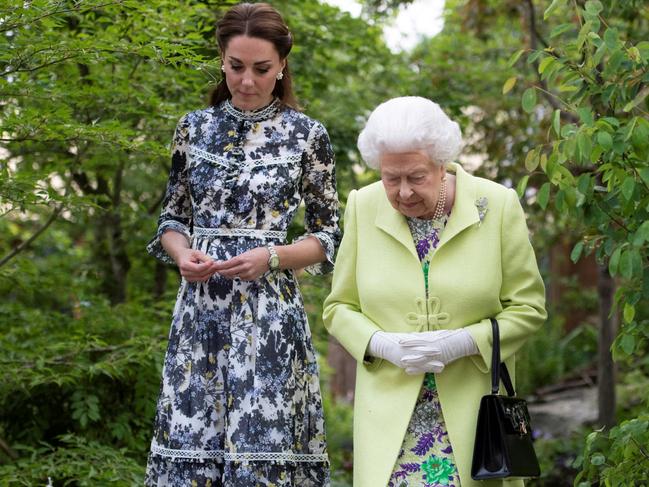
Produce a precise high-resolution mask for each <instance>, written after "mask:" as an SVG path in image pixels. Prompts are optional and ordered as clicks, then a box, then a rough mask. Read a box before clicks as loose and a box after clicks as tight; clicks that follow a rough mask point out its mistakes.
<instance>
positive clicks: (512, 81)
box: [503, 76, 518, 95]
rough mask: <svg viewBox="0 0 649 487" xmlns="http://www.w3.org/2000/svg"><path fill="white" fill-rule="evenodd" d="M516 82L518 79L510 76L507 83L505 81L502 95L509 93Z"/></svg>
mask: <svg viewBox="0 0 649 487" xmlns="http://www.w3.org/2000/svg"><path fill="white" fill-rule="evenodd" d="M517 80H518V78H517V77H516V76H512V77H511V78H509V79H508V80H507V81H505V84H504V85H503V95H506V94H507V93H509V92H510V91H511V89H512V88H513V87H514V85H515V84H516V81H517Z"/></svg>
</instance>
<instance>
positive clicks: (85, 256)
mask: <svg viewBox="0 0 649 487" xmlns="http://www.w3.org/2000/svg"><path fill="white" fill-rule="evenodd" d="M408 3H409V2H408V1H407V0H406V1H400V0H366V1H365V2H364V3H363V12H362V14H361V15H360V16H359V17H353V16H351V15H350V14H348V13H346V12H342V11H340V10H339V9H338V8H336V7H333V6H330V5H327V4H325V3H320V2H319V1H318V0H278V1H275V2H273V5H274V6H275V7H276V8H278V9H279V10H280V11H281V12H282V13H283V14H284V16H285V18H286V20H287V22H288V23H289V26H290V28H291V30H292V32H293V34H294V37H295V43H296V46H295V49H294V51H293V53H292V54H291V57H290V65H291V69H292V70H293V74H294V79H295V84H296V89H297V94H298V97H299V100H300V102H301V104H302V107H303V109H304V111H305V112H306V113H307V114H308V115H310V116H312V117H314V118H316V119H319V120H321V121H322V122H323V123H324V124H325V126H326V127H327V129H328V131H329V134H330V137H331V140H332V143H333V145H334V149H335V152H336V157H337V170H338V190H339V194H340V199H341V202H342V204H343V207H344V203H345V201H346V197H347V194H348V193H349V191H350V190H351V189H352V188H358V187H361V186H363V185H365V184H367V183H369V182H372V181H375V180H376V179H377V175H376V174H375V173H373V172H371V171H368V170H367V169H364V168H363V166H362V164H361V161H360V160H359V156H358V154H357V151H356V148H355V142H356V137H357V134H358V132H359V130H360V128H361V127H362V125H363V121H364V119H365V117H366V116H367V115H368V113H369V112H370V111H371V110H372V109H373V108H374V107H375V106H376V105H377V104H378V103H380V102H382V101H384V100H385V99H388V98H391V97H394V96H401V95H420V96H425V97H429V98H431V99H433V100H435V101H436V102H438V103H439V104H440V105H441V106H442V107H444V108H445V109H446V110H447V111H448V113H449V115H450V116H451V117H453V118H455V119H457V120H458V121H459V122H460V124H461V126H462V129H463V133H464V136H465V139H466V148H465V151H464V154H463V155H462V158H461V160H460V161H461V162H462V163H463V164H464V165H465V167H467V168H468V169H470V170H472V171H474V172H475V173H476V174H478V175H481V176H486V177H489V178H491V179H494V180H496V181H498V182H501V183H503V184H506V185H509V186H512V187H515V188H517V190H518V192H519V195H520V197H521V198H522V202H523V204H524V205H525V209H526V212H527V215H528V224H529V227H530V230H531V232H532V239H533V243H534V245H535V247H536V250H537V256H538V258H539V263H540V266H541V269H542V272H543V274H544V279H545V282H546V284H547V288H548V306H549V311H550V318H549V320H548V322H547V323H546V325H545V327H544V329H543V330H542V332H540V333H538V334H537V335H536V336H535V337H533V338H532V339H531V340H530V342H529V343H528V344H527V345H526V347H525V349H524V350H523V351H522V352H521V353H520V354H519V362H518V367H517V378H518V384H519V393H520V394H523V395H526V396H528V397H529V398H530V400H531V401H532V402H534V401H537V402H540V403H542V402H543V401H544V400H547V397H548V394H549V391H556V390H561V389H569V388H586V387H597V388H598V402H597V404H596V405H595V407H596V409H597V413H598V414H597V418H596V420H593V421H592V422H590V423H588V424H583V425H581V426H580V427H579V429H577V430H575V431H572V432H569V433H566V435H561V436H556V435H554V436H553V435H549V434H543V432H540V433H539V438H538V440H537V442H536V445H537V451H538V454H539V457H540V459H541V462H542V467H543V476H542V477H541V478H540V479H538V480H535V481H533V482H530V483H529V485H548V486H559V485H573V484H574V485H579V486H588V485H600V484H601V485H646V484H647V482H648V481H649V480H648V477H649V473H648V472H649V449H648V447H647V445H649V416H648V412H647V406H648V404H647V401H648V400H649V399H648V398H649V359H648V358H647V353H646V352H647V338H648V337H649V331H648V330H649V326H648V325H647V323H648V321H647V319H648V318H647V317H648V311H649V310H648V309H647V299H646V298H647V297H649V259H648V257H649V250H648V242H649V224H647V221H648V220H649V218H648V217H649V157H648V155H649V121H648V120H649V116H648V104H647V94H649V74H648V70H647V66H648V64H649V42H647V41H646V39H647V38H648V33H649V6H648V5H647V4H646V2H644V1H642V0H626V1H616V0H602V1H592V0H591V1H587V2H584V1H582V0H578V1H569V0H553V1H550V0H527V1H524V2H518V1H512V0H505V1H496V0H448V1H447V2H446V3H445V11H444V19H443V20H444V28H443V30H442V32H441V33H439V34H438V35H436V36H435V37H433V38H425V39H422V40H421V42H420V43H419V44H418V45H417V46H416V47H415V48H414V49H412V51H409V52H393V51H391V50H390V49H389V48H388V47H387V46H386V44H385V41H384V39H383V36H382V28H383V25H384V24H385V23H386V22H388V21H389V20H390V19H391V17H392V16H393V15H394V14H395V13H396V12H397V11H398V9H399V8H403V7H404V6H405V5H407V4H408ZM228 5H230V3H228V2H212V1H205V2H199V1H186V2H176V1H170V0H150V1H147V2H140V1H135V0H84V1H71V0H70V1H65V0H63V1H49V0H31V1H25V0H20V1H18V0H4V1H3V2H2V6H0V68H1V69H0V73H1V74H0V127H1V131H0V235H2V237H1V238H0V296H2V299H1V300H0V352H1V353H0V485H3V486H4V485H11V486H14V485H16V486H18V485H56V486H58V485H73V486H98V485H108V484H110V485H140V484H141V483H142V479H143V473H144V465H145V461H146V453H147V450H148V445H149V441H150V437H151V433H152V422H153V415H154V412H155V400H156V396H157V393H158V388H159V381H160V373H161V366H162V358H163V354H164V351H165V346H166V340H167V334H168V330H169V323H170V316H171V311H172V308H173V304H174V299H175V295H176V290H177V285H178V282H179V276H178V273H177V271H176V270H175V269H173V268H171V267H165V266H163V265H162V264H159V263H156V262H155V261H154V259H152V258H150V257H149V256H148V255H147V254H146V252H145V250H144V247H145V245H146V242H147V241H148V240H149V238H151V236H152V235H153V234H154V232H155V227H156V220H157V214H158V211H159V205H160V201H161V198H162V196H163V193H164V189H165V183H166V177H167V174H168V171H169V157H168V152H169V142H170V139H171V136H172V132H173V129H174V127H175V123H176V121H177V119H178V118H179V117H180V116H181V115H182V114H183V113H185V112H187V111H190V110H194V109H198V108H201V107H203V106H205V104H206V100H207V95H208V93H209V91H210V88H211V87H212V86H213V85H214V83H215V81H217V80H218V78H219V76H220V69H219V59H218V53H217V51H216V49H215V42H214V40H213V39H214V24H215V19H217V18H218V17H219V14H220V12H222V11H223V10H224V9H225V8H227V7H228ZM301 231H302V230H301V222H300V221H296V222H295V225H294V227H293V228H292V233H294V234H296V233H299V232H301ZM329 283H330V277H328V276H324V277H308V276H306V275H302V277H301V286H302V291H303V293H304V297H305V303H306V306H307V311H308V314H309V318H310V325H311V328H312V331H313V335H314V338H315V343H316V348H317V350H318V352H319V358H320V363H321V371H322V387H323V395H324V400H325V413H326V420H327V433H328V441H329V451H330V455H331V459H332V467H333V479H334V484H333V485H334V486H338V487H342V486H349V485H351V465H352V440H351V428H352V405H351V400H352V395H351V394H352V390H353V389H352V386H351V384H353V376H352V377H351V378H350V377H349V372H348V370H349V361H348V359H347V358H346V357H345V356H344V355H343V354H341V353H340V351H339V350H337V349H336V345H335V343H333V342H332V341H331V340H330V339H329V338H328V337H327V335H326V332H325V330H324V328H323V326H322V319H321V305H322V301H323V299H324V297H325V296H326V295H327V292H328V289H329ZM612 358H615V362H613V361H612ZM352 369H353V364H352ZM346 371H347V372H346ZM352 375H353V374H352Z"/></svg>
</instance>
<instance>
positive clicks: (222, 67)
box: [221, 64, 225, 72]
mask: <svg viewBox="0 0 649 487" xmlns="http://www.w3.org/2000/svg"><path fill="white" fill-rule="evenodd" d="M221 71H223V72H225V65H224V64H221Z"/></svg>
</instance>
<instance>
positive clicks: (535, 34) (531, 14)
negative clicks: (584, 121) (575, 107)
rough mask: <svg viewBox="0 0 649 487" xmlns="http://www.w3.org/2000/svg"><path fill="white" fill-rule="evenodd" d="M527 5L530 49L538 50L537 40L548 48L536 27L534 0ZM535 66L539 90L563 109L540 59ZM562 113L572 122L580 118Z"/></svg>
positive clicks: (553, 103)
mask: <svg viewBox="0 0 649 487" xmlns="http://www.w3.org/2000/svg"><path fill="white" fill-rule="evenodd" d="M525 5H526V7H522V9H525V10H527V25H528V28H529V34H530V49H531V50H533V51H535V50H536V47H537V41H538V42H540V43H541V44H543V46H544V47H545V48H547V47H548V43H547V42H546V41H545V39H543V37H542V36H541V35H540V34H539V31H538V29H537V28H536V12H535V10H534V4H533V3H532V0H525ZM533 66H534V72H535V73H536V76H537V78H538V80H539V85H540V86H541V88H542V89H541V90H539V91H541V93H542V95H543V98H545V99H546V100H547V102H548V103H549V104H550V106H552V108H554V109H555V110H561V105H560V104H559V103H558V102H557V100H556V97H555V96H554V95H552V93H550V90H549V89H548V86H547V84H546V82H545V80H544V79H542V78H541V73H539V63H538V61H534V63H533ZM561 115H562V116H563V117H564V118H565V119H566V120H567V121H569V122H571V123H576V122H578V121H579V118H578V117H577V116H576V115H575V114H573V113H570V112H565V111H562V112H561Z"/></svg>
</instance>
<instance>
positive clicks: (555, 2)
mask: <svg viewBox="0 0 649 487" xmlns="http://www.w3.org/2000/svg"><path fill="white" fill-rule="evenodd" d="M565 3H566V0H552V3H551V4H550V6H549V7H548V8H546V9H545V12H543V20H548V17H549V16H550V15H552V14H553V13H554V11H555V10H556V9H557V8H559V7H560V6H561V5H562V4H565Z"/></svg>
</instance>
